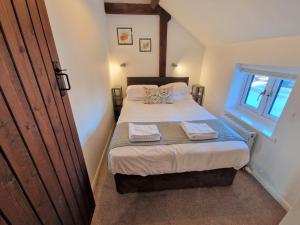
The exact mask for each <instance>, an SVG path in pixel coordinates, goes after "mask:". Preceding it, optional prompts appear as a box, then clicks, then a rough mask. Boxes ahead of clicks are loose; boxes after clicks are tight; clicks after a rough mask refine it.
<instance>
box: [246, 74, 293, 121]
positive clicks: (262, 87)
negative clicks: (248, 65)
mask: <svg viewBox="0 0 300 225" xmlns="http://www.w3.org/2000/svg"><path fill="white" fill-rule="evenodd" d="M294 85H295V81H294V80H287V79H282V78H277V77H269V76H266V75H259V74H248V75H247V78H246V84H245V87H244V93H243V95H242V98H241V105H242V106H243V107H246V108H247V109H249V110H251V111H252V112H255V113H256V114H258V115H261V116H264V117H266V118H269V119H273V120H277V119H278V118H279V117H280V116H281V114H282V111H283V109H284V107H285V105H286V103H287V101H288V98H289V96H290V94H291V92H292V90H293V87H294Z"/></svg>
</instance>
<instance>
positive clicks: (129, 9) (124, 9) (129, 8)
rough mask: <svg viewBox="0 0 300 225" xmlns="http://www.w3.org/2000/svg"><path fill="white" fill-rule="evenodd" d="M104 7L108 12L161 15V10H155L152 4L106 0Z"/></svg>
mask: <svg viewBox="0 0 300 225" xmlns="http://www.w3.org/2000/svg"><path fill="white" fill-rule="evenodd" d="M104 7H105V12H106V13H107V14H127V15H160V14H159V13H160V12H159V10H156V9H154V10H153V9H152V8H151V6H150V4H131V3H111V2H105V3H104Z"/></svg>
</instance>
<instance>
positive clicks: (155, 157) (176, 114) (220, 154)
mask: <svg viewBox="0 0 300 225" xmlns="http://www.w3.org/2000/svg"><path fill="white" fill-rule="evenodd" d="M208 119H215V117H214V116H213V115H212V114H211V113H209V112H208V111H206V110H205V109H204V108H203V107H201V106H199V105H198V104H197V103H196V102H194V100H193V99H192V98H191V96H190V98H189V99H187V100H181V101H178V102H176V103H174V104H152V105H150V104H144V103H143V102H142V101H129V100H127V99H124V102H123V108H122V112H121V115H120V117H119V120H118V123H121V122H161V121H191V120H208ZM248 161H249V149H248V146H247V145H246V144H245V143H244V142H242V141H227V142H209V143H189V144H174V145H153V146H125V147H118V148H114V149H111V150H110V152H109V153H108V166H109V169H110V170H111V172H112V173H113V174H116V173H121V174H127V175H141V176H147V175H155V174H164V173H181V172H188V171H203V170H212V169H219V168H231V167H233V168H235V169H240V168H241V167H243V166H244V165H246V164H247V163H248Z"/></svg>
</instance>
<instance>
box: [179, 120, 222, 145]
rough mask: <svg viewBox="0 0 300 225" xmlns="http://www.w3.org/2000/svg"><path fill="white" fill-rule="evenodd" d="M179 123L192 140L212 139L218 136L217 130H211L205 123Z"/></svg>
mask: <svg viewBox="0 0 300 225" xmlns="http://www.w3.org/2000/svg"><path fill="white" fill-rule="evenodd" d="M180 125H181V127H182V129H183V130H184V132H185V134H186V135H187V136H188V137H189V139H190V140H193V141H199V140H207V139H214V138H217V137H218V132H216V131H215V130H213V129H212V128H211V127H210V126H208V125H207V124H206V123H191V122H181V124H180Z"/></svg>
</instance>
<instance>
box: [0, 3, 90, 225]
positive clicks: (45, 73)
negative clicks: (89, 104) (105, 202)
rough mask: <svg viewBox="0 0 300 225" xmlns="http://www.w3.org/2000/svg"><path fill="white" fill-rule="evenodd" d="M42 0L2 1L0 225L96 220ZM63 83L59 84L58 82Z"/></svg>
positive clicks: (81, 222) (84, 167) (82, 222)
mask: <svg viewBox="0 0 300 225" xmlns="http://www.w3.org/2000/svg"><path fill="white" fill-rule="evenodd" d="M53 62H57V63H58V65H59V59H58V55H57V51H56V48H55V43H54V39H53V36H52V32H51V27H50V23H49V20H48V16H47V11H46V7H45V3H44V1H43V0H0V151H1V156H0V167H1V168H0V185H1V186H0V198H1V199H0V200H1V203H0V204H1V211H0V212H1V218H0V221H1V224H2V223H3V224H78V225H79V224H90V221H91V218H92V214H93V210H94V207H95V203H94V198H93V194H92V190H91V186H90V182H89V179H88V174H87V170H86V166H85V163H84V159H83V155H82V149H81V146H80V143H79V138H78V134H77V131H76V127H75V123H74V119H73V115H72V111H71V108H70V102H69V99H68V96H67V95H63V96H62V95H61V91H60V88H61V87H60V85H61V80H60V81H58V80H57V77H56V74H55V72H54V69H53V64H52V63H53ZM58 83H60V84H58Z"/></svg>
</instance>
